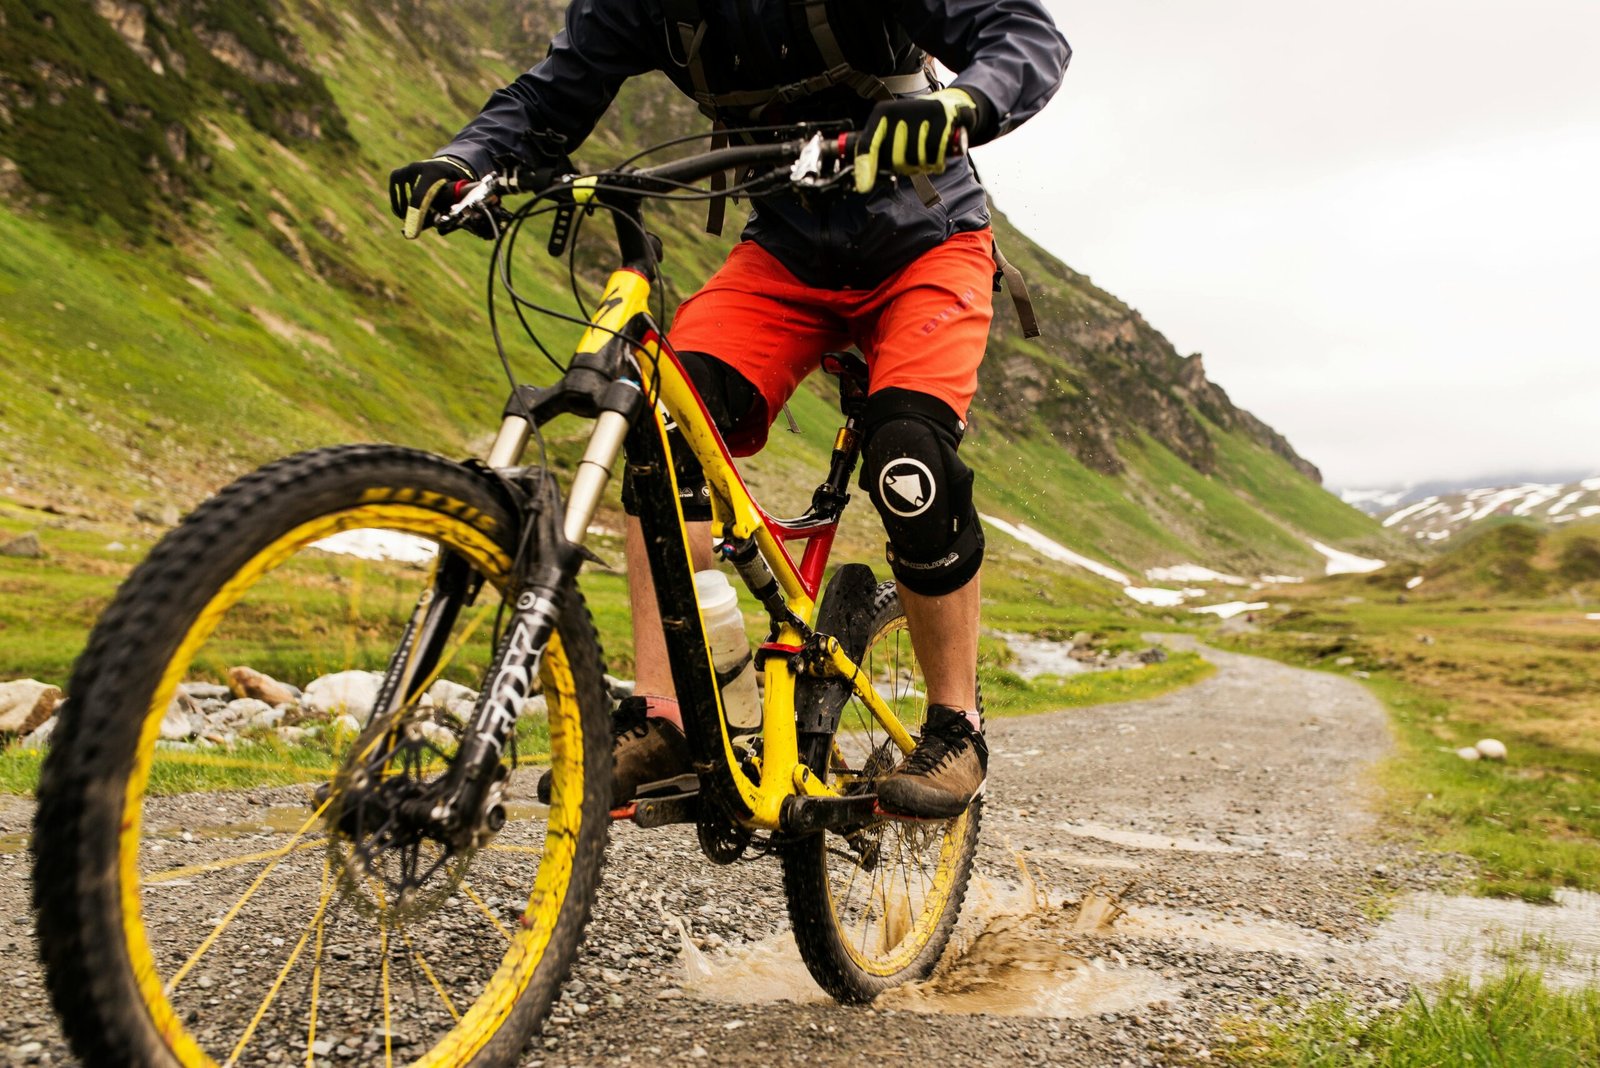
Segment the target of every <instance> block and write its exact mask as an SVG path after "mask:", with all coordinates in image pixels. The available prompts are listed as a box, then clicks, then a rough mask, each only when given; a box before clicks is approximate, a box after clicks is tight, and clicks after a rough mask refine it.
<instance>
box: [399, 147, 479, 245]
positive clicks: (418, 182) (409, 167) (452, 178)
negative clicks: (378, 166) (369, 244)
mask: <svg viewBox="0 0 1600 1068" xmlns="http://www.w3.org/2000/svg"><path fill="white" fill-rule="evenodd" d="M477 179H478V176H477V175H476V174H474V173H472V168H471V167H468V166H467V165H466V164H465V163H463V162H461V161H460V160H458V159H456V158H455V157H454V156H435V157H434V158H433V159H425V160H420V161H418V162H416V163H408V164H406V165H405V166H404V167H396V168H395V169H394V170H392V171H390V172H389V210H390V211H392V212H394V215H395V218H397V219H403V220H405V226H403V227H402V228H401V231H400V232H401V233H402V234H404V235H405V236H406V238H407V239H408V240H414V239H415V238H416V237H417V236H418V235H419V234H421V233H422V231H424V230H426V229H427V228H428V227H430V226H432V225H433V224H434V222H435V221H436V218H435V216H436V215H437V214H438V213H437V212H436V211H434V208H433V202H434V201H435V200H436V199H438V197H439V194H440V193H441V192H442V191H444V190H445V189H446V188H448V187H453V186H454V185H455V184H456V183H457V182H459V181H463V180H465V181H469V182H473V181H477ZM452 199H453V198H451V197H448V196H447V197H446V198H445V200H444V202H443V204H441V205H440V206H441V208H443V207H445V206H447V205H448V204H449V203H450V201H451V200H452Z"/></svg>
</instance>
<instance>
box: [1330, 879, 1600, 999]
mask: <svg viewBox="0 0 1600 1068" xmlns="http://www.w3.org/2000/svg"><path fill="white" fill-rule="evenodd" d="M1341 959H1342V960H1344V961H1345V962H1346V963H1347V964H1348V965H1349V966H1350V967H1351V968H1352V969H1354V970H1357V971H1363V972H1367V973H1369V974H1377V975H1389V976H1395V977H1398V978H1403V979H1408V980H1410V981H1412V982H1420V983H1431V982H1436V981H1438V980H1440V979H1443V978H1445V977H1447V976H1461V977H1464V978H1467V979H1470V980H1474V981H1476V980H1479V979H1485V978H1490V977H1494V976H1498V975H1500V974H1502V973H1503V972H1505V971H1506V969H1507V968H1519V969H1525V970H1529V971H1537V972H1540V973H1541V974H1543V976H1544V978H1545V981H1546V982H1548V983H1550V984H1551V985H1553V986H1560V987H1568V988H1570V987H1578V986H1593V985H1596V984H1600V894H1595V893H1584V892H1579V891H1573V890H1557V891H1556V901H1555V904H1554V905H1530V904H1528V903H1527V902H1524V901H1502V900H1498V899H1495V898H1483V897H1452V896H1449V895H1447V894H1431V893H1424V894H1412V895H1410V896H1409V897H1407V898H1404V899H1402V901H1401V902H1400V904H1399V906H1398V907H1397V908H1396V910H1395V911H1394V913H1393V914H1391V915H1390V916H1389V917H1388V918H1386V919H1385V920H1384V921H1383V922H1382V923H1381V924H1379V925H1378V929H1377V931H1375V932H1374V933H1373V936H1372V937H1371V938H1370V939H1368V940H1367V941H1365V942H1363V943H1359V944H1357V945H1353V946H1347V947H1345V948H1344V950H1343V952H1342V954H1341Z"/></svg>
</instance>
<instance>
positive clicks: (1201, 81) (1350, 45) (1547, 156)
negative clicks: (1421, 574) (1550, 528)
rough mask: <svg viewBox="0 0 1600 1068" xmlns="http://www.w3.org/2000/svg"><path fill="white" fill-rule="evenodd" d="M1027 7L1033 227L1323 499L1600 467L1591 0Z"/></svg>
mask: <svg viewBox="0 0 1600 1068" xmlns="http://www.w3.org/2000/svg"><path fill="white" fill-rule="evenodd" d="M1046 3H1047V4H1048V5H1049V6H1050V8H1051V10H1052V12H1053V13H1054V14H1055V16H1056V19H1057V21H1058V23H1059V24H1060V26H1061V27H1062V29H1063V31H1064V32H1065V33H1066V35H1067V38H1068V40H1069V41H1071V43H1072V46H1073V50H1074V56H1073V60H1072V67H1071V69H1070V70H1069V71H1068V72H1067V78H1066V81H1065V83H1064V84H1063V86H1062V89H1061V92H1060V94H1059V95H1058V96H1057V97H1056V99H1055V100H1054V102H1052V103H1051V105H1050V106H1049V108H1047V109H1046V110H1045V112H1044V113H1043V114H1041V115H1039V116H1038V117H1036V118H1035V119H1034V120H1033V121H1032V122H1031V123H1029V124H1028V125H1027V126H1024V127H1023V128H1022V129H1021V130H1019V131H1018V132H1016V133H1015V134H1013V135H1011V136H1009V137H1007V138H1005V139H1003V140H1001V141H999V142H997V143H995V144H994V145H991V146H987V147H985V148H984V149H982V150H981V153H980V155H979V157H978V160H979V164H980V167H981V169H982V170H983V171H984V175H985V178H986V179H987V180H988V183H989V185H990V187H991V189H992V191H993V193H994V195H995V199H996V201H997V202H998V203H999V206H1000V208H1001V209H1002V210H1003V211H1005V212H1006V213H1007V215H1009V216H1010V217H1011V219H1012V220H1013V221H1014V222H1015V223H1017V224H1018V225H1020V226H1021V227H1022V229H1023V230H1025V231H1026V232H1027V233H1028V234H1029V235H1030V236H1032V237H1034V238H1035V239H1037V240H1038V241H1039V242H1040V243H1042V244H1043V245H1045V246H1046V247H1047V248H1049V249H1050V250H1051V251H1052V252H1054V253H1056V254H1057V255H1059V256H1060V257H1061V258H1062V259H1064V260H1066V261H1067V262H1068V263H1070V264H1072V266H1073V267H1074V268H1076V269H1077V270H1080V271H1083V272H1085V273H1087V274H1089V275H1090V276H1091V277H1092V278H1093V279H1094V281H1095V282H1096V283H1097V284H1099V285H1101V286H1102V287H1104V288H1106V289H1109V290H1110V291H1111V292H1113V293H1115V294H1117V295H1118V296H1119V297H1121V298H1123V299H1124V300H1126V301H1127V302H1128V303H1130V304H1132V305H1133V306H1134V307H1136V308H1138V309H1139V310H1140V311H1141V312H1142V313H1143V314H1144V315H1145V317H1146V318H1147V319H1148V320H1149V321H1150V322H1151V323H1152V324H1153V325H1154V326H1155V327H1156V328H1157V329H1159V330H1161V331H1162V332H1164V333H1165V334H1166V335H1167V336H1168V337H1169V338H1171V339H1172V342H1173V344H1174V345H1176V346H1177V347H1178V350H1179V351H1180V352H1183V353H1189V352H1195V351H1199V352H1203V353H1204V354H1205V361H1206V367H1207V370H1208V372H1209V374H1210V377H1211V378H1212V379H1213V380H1214V381H1216V382H1218V383H1220V384H1221V385H1222V386H1223V388H1225V389H1226V390H1227V391H1228V392H1229V394H1230V395H1231V396H1232V397H1233V398H1234V400H1235V402H1236V403H1239V404H1240V405H1242V406H1244V407H1246V408H1248V409H1250V410H1251V411H1253V412H1255V413H1256V414H1257V415H1259V416H1261V417H1262V418H1263V419H1265V420H1266V421H1267V422H1268V423H1270V424H1272V425H1273V426H1274V427H1276V428H1278V429H1279V430H1281V431H1282V432H1283V433H1284V434H1286V435H1287V436H1288V437H1289V439H1290V441H1291V442H1292V443H1293V444H1294V446H1295V447H1296V448H1297V449H1298V450H1299V451H1300V452H1301V453H1302V454H1304V455H1305V456H1307V457H1308V458H1309V459H1310V460H1312V461H1313V462H1314V463H1317V464H1319V465H1320V466H1321V467H1322V470H1323V472H1324V475H1325V478H1326V480H1327V481H1328V483H1329V484H1330V485H1342V486H1350V485H1372V484H1384V483H1392V482H1397V481H1405V480H1422V479H1427V478H1434V477H1467V476H1473V475H1478V474H1488V473H1493V472H1501V471H1508V470H1513V469H1529V468H1533V469H1538V468H1560V469H1572V468H1588V469H1590V470H1592V471H1596V472H1600V341H1597V338H1600V324H1597V323H1596V322H1595V318H1596V315H1597V313H1600V2H1597V0H1521V2H1517V3H1511V2H1489V0H1448V2H1447V0H1381V2H1380V0H1344V2H1342V3H1338V4H1322V3H1315V4H1314V3H1308V2H1304V0H1301V2H1287V3H1286V2H1284V0H1215V2H1198V0H1187V2H1185V0H1112V2H1106V0H1097V2H1092V3H1091V2H1086V0H1046Z"/></svg>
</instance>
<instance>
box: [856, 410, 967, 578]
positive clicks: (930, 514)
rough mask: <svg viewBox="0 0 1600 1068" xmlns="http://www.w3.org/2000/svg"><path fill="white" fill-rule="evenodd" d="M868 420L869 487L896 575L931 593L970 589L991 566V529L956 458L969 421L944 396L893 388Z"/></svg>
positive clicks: (865, 467)
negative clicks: (986, 548)
mask: <svg viewBox="0 0 1600 1068" xmlns="http://www.w3.org/2000/svg"><path fill="white" fill-rule="evenodd" d="M863 424H864V426H863V430H864V432H865V435H866V445H865V447H864V449H863V457H864V463H863V464H862V468H861V488H862V489H864V490H866V491H867V493H868V494H870V495H871V497H872V503H873V504H875V505H876V506H877V508H878V514H879V515H881V516H882V517H883V526H884V531H885V532H886V533H887V534H888V535H889V544H888V547H887V554H886V555H887V556H888V560H889V568H890V570H891V571H893V572H894V577H895V578H896V579H898V580H899V581H900V583H901V584H902V585H904V586H905V587H906V588H907V589H909V590H911V591H912V592H913V593H920V594H923V595H924V596H929V597H937V596H941V595H943V594H947V593H952V592H954V591H956V590H958V589H960V588H961V587H963V586H965V585H966V584H967V583H968V582H970V581H972V578H973V576H974V575H976V574H977V573H978V568H979V567H980V566H982V564H983V526H982V524H981V523H980V522H979V521H978V510H977V508H976V507H974V506H973V503H972V477H973V476H972V471H971V469H970V468H968V467H967V465H966V464H964V463H962V462H961V458H960V457H959V456H958V455H956V446H957V445H959V444H960V442H961V431H962V429H963V428H962V425H961V420H960V419H959V418H957V416H956V414H955V413H954V412H952V411H951V410H950V407H949V406H948V405H947V404H945V403H944V402H943V401H941V400H939V399H937V398H936V397H931V396H929V395H927V394H925V393H917V392H914V391H912V390H907V389H885V390H881V391H880V392H878V393H874V394H873V395H872V396H871V397H870V398H869V399H868V400H867V408H866V412H865V416H864V419H863Z"/></svg>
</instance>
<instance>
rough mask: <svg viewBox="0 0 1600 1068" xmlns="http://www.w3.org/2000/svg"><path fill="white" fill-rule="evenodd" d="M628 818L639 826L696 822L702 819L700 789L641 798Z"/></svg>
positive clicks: (664, 825) (635, 803) (663, 825)
mask: <svg viewBox="0 0 1600 1068" xmlns="http://www.w3.org/2000/svg"><path fill="white" fill-rule="evenodd" d="M627 818H629V819H631V820H633V822H634V825H635V826H637V827H666V826H669V825H671V824H674V823H696V822H698V821H699V819H700V791H698V790H694V791H691V792H688V793H681V794H667V795H665V796H660V797H645V798H640V799H639V800H637V801H635V802H634V803H633V812H632V814H631V815H629V816H628V817H627Z"/></svg>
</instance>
